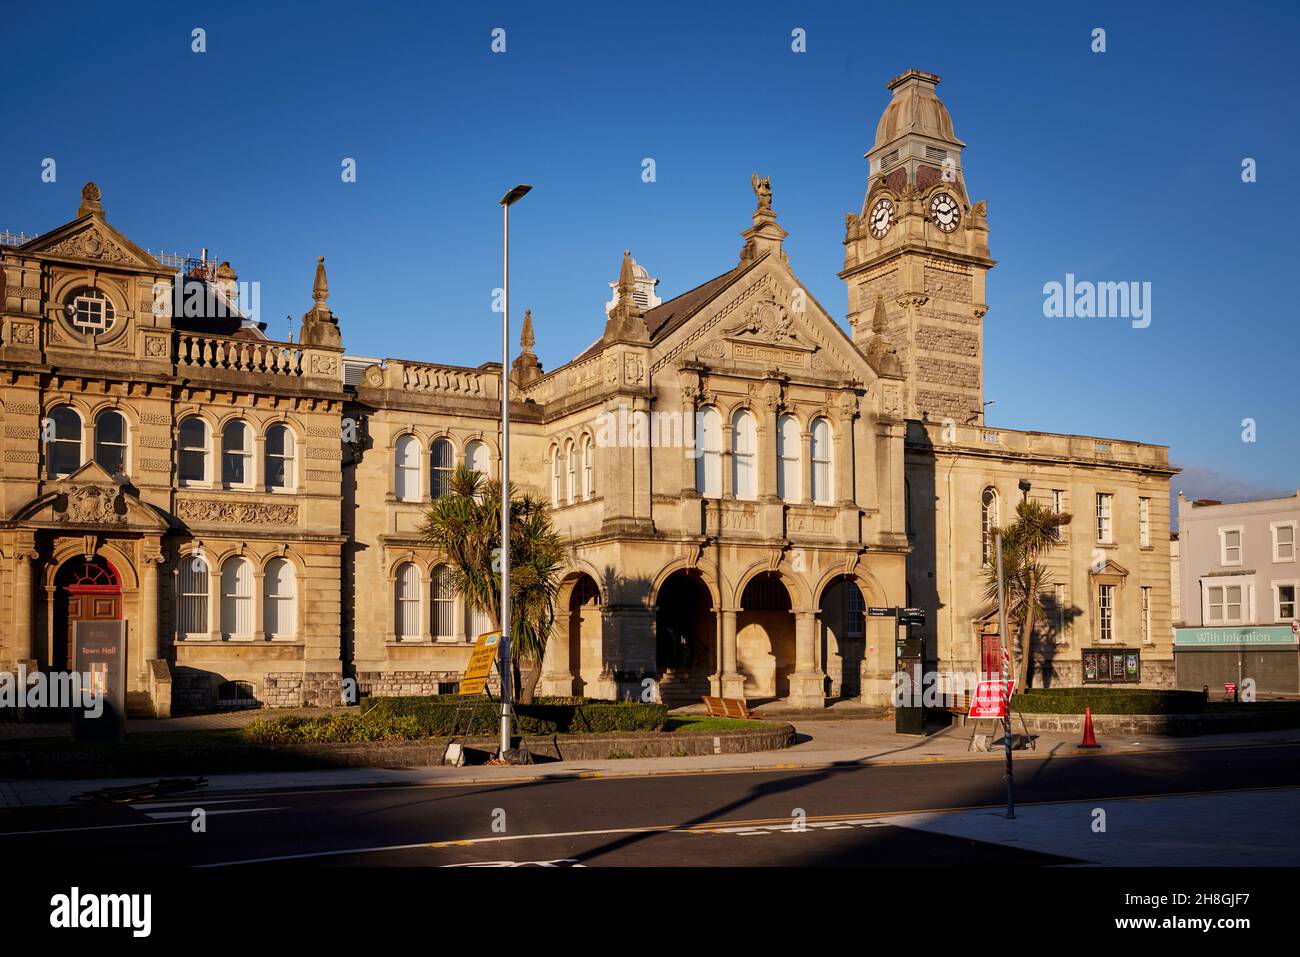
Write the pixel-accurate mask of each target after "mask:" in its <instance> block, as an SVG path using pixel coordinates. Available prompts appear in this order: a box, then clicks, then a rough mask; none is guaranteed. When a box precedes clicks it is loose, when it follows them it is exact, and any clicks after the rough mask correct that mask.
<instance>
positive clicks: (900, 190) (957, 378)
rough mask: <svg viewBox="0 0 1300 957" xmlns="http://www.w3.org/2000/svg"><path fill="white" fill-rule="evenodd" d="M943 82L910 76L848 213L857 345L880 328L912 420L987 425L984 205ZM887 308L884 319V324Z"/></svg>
mask: <svg viewBox="0 0 1300 957" xmlns="http://www.w3.org/2000/svg"><path fill="white" fill-rule="evenodd" d="M938 84H939V77H937V76H935V75H934V74H933V73H922V72H921V71H920V70H908V71H907V72H906V73H904V74H903V75H902V76H899V77H896V78H894V79H893V80H891V81H890V82H889V83H888V84H887V87H888V89H889V90H890V92H891V93H892V94H893V98H892V99H891V100H890V101H889V105H888V106H886V107H885V112H884V115H883V116H882V117H881V118H880V123H879V124H878V125H877V127H876V140H875V143H874V145H873V146H872V147H871V149H870V150H869V151H868V152H867V154H866V158H867V162H868V180H867V193H866V198H865V199H864V201H863V203H862V208H861V210H860V211H859V212H858V213H856V214H855V213H850V214H849V215H848V216H847V217H846V224H845V227H846V228H845V236H844V250H845V252H844V271H843V272H841V273H840V278H841V279H843V280H844V281H845V283H846V284H847V285H848V293H849V323H850V325H851V326H852V327H853V338H854V341H855V342H857V343H859V344H860V346H861V347H862V348H864V349H865V348H866V346H867V344H868V343H869V342H870V340H871V337H872V334H873V325H876V326H879V325H881V324H883V326H884V329H885V338H886V340H887V341H888V342H889V344H890V345H891V346H893V348H894V350H895V351H896V353H897V355H898V357H899V359H900V360H901V361H902V364H903V369H904V372H905V373H906V377H907V381H906V398H905V415H906V416H907V418H911V419H929V420H931V421H942V420H944V419H952V420H954V421H955V422H956V423H957V424H965V423H980V422H982V421H983V411H984V325H983V323H984V314H985V313H986V312H987V311H988V305H987V304H986V301H985V293H984V280H985V276H986V274H987V272H988V270H989V269H990V268H991V267H992V266H993V264H994V262H995V260H993V259H991V258H989V243H988V224H987V221H986V212H987V204H986V203H984V202H982V201H981V202H978V203H972V202H971V200H970V196H969V194H968V193H967V190H966V177H965V174H964V173H963V171H962V162H961V160H962V149H963V148H964V147H965V145H966V144H965V143H963V142H962V141H961V140H959V139H957V135H956V133H954V132H953V126H952V117H951V116H950V115H949V114H948V109H947V107H945V106H944V105H943V103H942V102H940V100H939V97H938V95H937V94H936V93H935V87H936V86H938ZM882 312H883V323H881V322H878V321H877V319H878V318H879V317H880V315H881V313H882Z"/></svg>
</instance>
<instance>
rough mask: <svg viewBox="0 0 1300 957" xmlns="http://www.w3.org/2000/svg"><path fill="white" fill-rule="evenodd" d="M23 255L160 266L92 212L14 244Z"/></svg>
mask: <svg viewBox="0 0 1300 957" xmlns="http://www.w3.org/2000/svg"><path fill="white" fill-rule="evenodd" d="M18 248H19V250H20V251H21V252H22V253H23V254H24V255H29V256H36V257H39V258H42V259H55V260H59V261H60V262H74V263H79V264H90V265H96V266H107V267H111V268H114V269H140V270H147V271H149V272H163V271H164V268H165V267H164V266H163V265H162V264H161V263H159V262H158V260H156V259H154V258H153V257H152V256H150V255H149V254H148V253H147V252H145V251H144V250H143V249H141V248H140V247H139V246H137V245H136V244H135V243H133V242H131V240H129V239H127V238H126V237H125V236H124V235H122V234H121V233H120V232H118V231H117V230H116V229H114V228H113V227H112V226H110V225H109V224H108V223H107V222H106V221H105V220H104V219H103V218H101V217H100V216H97V215H95V214H93V213H88V214H86V215H85V216H80V217H78V218H77V219H74V220H73V221H72V222H70V223H66V224H64V225H63V226H60V227H59V228H58V229H52V230H50V231H49V232H48V233H44V234H43V235H40V236H37V237H36V238H35V239H33V240H31V241H30V242H27V243H24V244H23V245H22V246H20V247H18Z"/></svg>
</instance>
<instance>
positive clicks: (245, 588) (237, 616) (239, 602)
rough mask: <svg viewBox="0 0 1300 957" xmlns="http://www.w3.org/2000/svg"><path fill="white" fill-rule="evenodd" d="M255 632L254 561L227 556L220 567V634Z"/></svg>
mask: <svg viewBox="0 0 1300 957" xmlns="http://www.w3.org/2000/svg"><path fill="white" fill-rule="evenodd" d="M252 635H253V563H252V562H250V561H249V560H248V559H247V558H239V557H237V556H236V557H233V558H227V559H226V561H225V564H223V565H222V566H221V637H222V638H251V637H252Z"/></svg>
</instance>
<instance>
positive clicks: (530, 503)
mask: <svg viewBox="0 0 1300 957" xmlns="http://www.w3.org/2000/svg"><path fill="white" fill-rule="evenodd" d="M420 535H421V537H422V538H423V539H424V541H425V542H426V543H427V544H428V545H430V546H431V547H432V548H434V549H436V550H437V551H439V552H441V553H442V555H443V556H444V557H445V559H446V562H447V566H448V569H449V571H450V575H451V587H452V589H453V590H454V591H456V592H457V593H458V594H459V595H461V596H462V597H463V598H464V599H465V601H466V602H467V603H468V604H469V605H470V607H472V608H475V609H477V610H479V611H481V612H483V613H484V614H486V615H487V616H488V618H489V619H490V620H491V622H492V627H493V628H494V629H500V628H501V567H500V563H499V562H498V561H497V558H496V555H497V550H498V549H499V548H500V546H501V483H500V482H499V481H497V480H495V479H488V478H485V477H484V476H482V475H481V474H479V473H478V472H476V471H474V470H473V469H470V468H467V467H466V466H464V465H461V466H459V467H457V469H456V471H455V472H453V473H452V476H451V480H450V482H449V484H448V489H447V494H445V495H442V496H440V497H439V498H437V499H435V500H434V503H433V505H432V506H431V507H430V508H429V511H428V513H427V514H426V515H425V520H424V523H423V525H421V527H420ZM563 563H564V546H563V545H562V544H561V542H560V537H559V535H557V534H556V532H555V529H554V527H552V525H551V517H550V512H549V510H548V507H547V505H546V502H545V501H543V500H542V499H540V498H538V497H537V496H535V495H532V494H531V493H528V492H523V493H520V492H519V491H518V490H517V489H516V487H515V485H514V484H513V483H511V486H510V617H511V623H510V648H511V662H512V665H513V667H512V671H513V672H514V675H513V677H514V682H515V687H516V688H518V689H519V701H520V703H521V704H528V703H530V702H531V701H532V700H533V692H534V691H535V690H536V688H537V681H538V679H539V678H540V677H541V673H542V658H543V657H544V656H545V654H546V642H547V639H548V638H549V636H550V633H551V625H552V623H553V622H554V621H555V596H556V592H557V591H558V590H559V570H560V567H561V565H562V564H563ZM521 662H526V663H527V665H528V668H527V669H524V668H523V666H522V665H521Z"/></svg>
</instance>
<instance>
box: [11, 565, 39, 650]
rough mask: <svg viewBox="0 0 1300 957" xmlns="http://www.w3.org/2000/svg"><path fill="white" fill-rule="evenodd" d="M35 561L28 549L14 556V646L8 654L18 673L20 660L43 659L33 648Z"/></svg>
mask: <svg viewBox="0 0 1300 957" xmlns="http://www.w3.org/2000/svg"><path fill="white" fill-rule="evenodd" d="M35 560H36V553H35V552H32V551H28V550H27V549H20V550H19V551H18V552H17V553H15V555H14V562H15V568H14V572H15V574H14V645H13V649H12V650H11V651H10V652H8V653H7V654H6V658H8V659H10V660H11V661H12V665H13V667H12V669H11V670H13V671H17V668H18V661H19V660H20V659H22V658H37V659H39V658H40V657H41V656H40V655H39V654H37V652H36V649H35V648H33V647H32V611H33V607H32V562H34V561H35Z"/></svg>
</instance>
